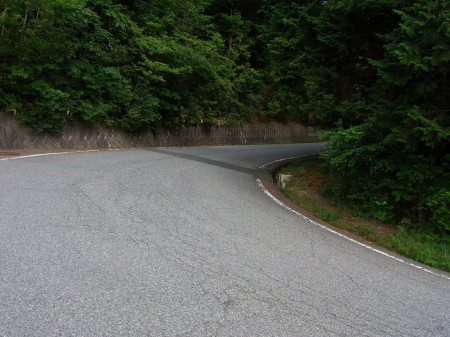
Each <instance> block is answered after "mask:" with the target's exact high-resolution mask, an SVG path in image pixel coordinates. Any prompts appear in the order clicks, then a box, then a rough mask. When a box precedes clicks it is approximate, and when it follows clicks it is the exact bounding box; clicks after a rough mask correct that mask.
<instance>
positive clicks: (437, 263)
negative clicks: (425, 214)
mask: <svg viewBox="0 0 450 337" xmlns="http://www.w3.org/2000/svg"><path fill="white" fill-rule="evenodd" d="M279 172H280V173H283V174H289V175H292V178H291V179H290V180H289V181H287V182H286V186H285V188H284V189H283V193H284V194H285V195H286V197H288V198H289V199H291V200H292V201H293V202H295V203H296V204H297V205H299V206H300V207H301V208H303V209H304V210H306V211H307V212H309V213H311V214H314V215H315V216H317V217H318V218H319V219H321V220H323V221H325V222H327V223H329V224H331V225H333V226H335V227H337V228H341V229H344V230H346V231H347V232H349V233H352V234H354V235H357V236H358V237H360V238H362V239H364V240H367V241H370V242H373V243H375V244H377V245H379V246H381V247H384V248H387V249H389V250H392V251H395V252H397V253H399V254H401V255H403V256H406V257H409V258H411V259H413V260H416V261H419V262H421V263H424V264H427V265H429V266H432V267H435V268H438V269H441V270H444V271H450V236H449V235H437V234H436V233H434V232H433V231H431V230H428V229H426V228H421V227H420V226H412V225H411V223H396V222H382V221H380V220H376V219H374V218H373V217H372V216H370V214H368V213H367V212H366V210H365V209H364V208H361V207H356V206H355V205H351V204H349V203H346V202H345V201H343V200H342V199H340V198H335V197H334V196H333V194H332V193H330V187H331V186H332V185H333V182H332V181H330V178H329V175H328V173H327V168H326V163H325V162H324V161H323V160H322V159H317V160H311V161H306V162H295V163H292V164H290V165H289V166H287V167H284V168H282V169H280V171H279Z"/></svg>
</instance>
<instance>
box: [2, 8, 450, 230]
mask: <svg viewBox="0 0 450 337" xmlns="http://www.w3.org/2000/svg"><path fill="white" fill-rule="evenodd" d="M0 60H1V63H0V109H2V110H4V111H7V112H11V113H14V114H15V115H16V117H17V118H18V119H19V120H21V121H22V122H24V123H26V124H28V125H31V126H32V127H34V128H35V129H36V130H39V131H43V132H52V133H57V132H59V131H60V130H61V129H62V127H63V126H64V125H66V124H67V123H71V122H74V121H77V120H84V121H88V122H102V123H106V124H108V125H116V126H119V127H121V128H123V129H125V130H128V131H130V132H133V131H137V130H140V129H144V128H146V129H148V128H150V129H152V130H157V129H158V128H160V127H179V126H184V125H186V126H187V125H198V124H210V125H224V124H234V123H247V122H255V121H259V122H264V121H278V122H291V121H296V122H302V123H304V124H308V125H313V126H317V127H319V128H321V129H323V130H328V131H326V132H325V133H324V138H325V140H327V142H328V150H327V152H325V154H324V155H323V157H324V159H325V160H326V162H327V164H328V168H329V174H330V176H331V177H332V178H333V179H332V181H333V182H334V183H333V185H332V186H331V188H330V193H331V194H332V195H334V196H338V197H339V198H340V199H344V200H346V201H347V202H348V203H350V204H353V205H355V206H356V207H358V208H359V209H361V210H363V211H364V212H366V213H367V214H370V215H371V216H373V217H375V218H377V219H380V220H384V221H391V222H397V223H399V222H401V223H402V224H404V225H405V226H418V225H421V226H423V227H424V228H428V229H430V230H431V231H434V232H439V233H444V234H448V233H449V231H450V212H449V206H450V173H449V172H450V154H449V153H450V146H449V124H450V77H449V74H450V9H449V2H448V0H417V1H411V0H410V1H408V0H358V1H357V0H328V1H325V0H322V1H314V0H296V1H291V0H247V1H237V0H130V1H119V0H1V1H0Z"/></svg>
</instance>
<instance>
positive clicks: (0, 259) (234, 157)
mask: <svg viewBox="0 0 450 337" xmlns="http://www.w3.org/2000/svg"><path fill="white" fill-rule="evenodd" d="M320 147H321V144H303V145H301V144H299V145H272V146H246V147H201V148H173V149H148V150H136V151H110V152H96V153H78V154H65V155H50V156H43V157H31V158H22V159H13V160H11V158H12V157H8V158H6V157H5V158H0V336H46V337H47V336H233V337H237V336H246V337H247V336H402V337H403V336H420V337H425V336H433V337H436V336H450V278H449V275H448V274H445V273H444V275H443V276H442V275H441V276H439V275H435V274H432V273H429V272H426V271H423V270H420V269H417V268H414V267H412V266H411V265H409V264H407V263H401V262H399V261H397V260H395V259H392V258H389V257H386V256H384V255H382V254H379V253H377V252H374V251H372V250H370V249H367V248H365V247H363V246H360V245H358V244H356V243H354V242H351V241H349V240H346V239H345V238H342V237H340V236H337V235H335V234H333V233H330V232H329V231H327V230H325V229H323V228H320V227H319V226H316V225H314V224H312V223H311V222H309V221H307V220H304V219H302V218H301V217H299V216H298V215H296V214H294V213H292V212H289V211H287V210H286V209H285V208H283V207H282V206H280V205H279V204H277V203H275V202H274V201H273V200H272V199H271V198H269V197H268V196H267V195H266V194H264V193H263V191H262V190H261V188H260V187H259V186H258V184H257V183H256V179H255V172H256V171H255V169H256V168H258V167H259V166H261V165H262V164H264V163H266V162H268V161H273V160H276V159H279V158H286V157H292V156H300V155H303V154H307V153H310V152H314V151H317V150H318V149H319V148H320ZM5 159H7V160H5Z"/></svg>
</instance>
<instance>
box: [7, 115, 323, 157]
mask: <svg viewBox="0 0 450 337" xmlns="http://www.w3.org/2000/svg"><path fill="white" fill-rule="evenodd" d="M316 140H317V132H316V130H315V129H313V128H307V127H304V126H302V125H300V124H248V125H242V126H223V127H214V126H203V125H202V126H196V127H186V128H178V129H173V130H161V131H159V132H158V133H157V134H153V133H152V132H150V131H143V132H139V133H136V134H130V133H127V132H124V131H122V130H119V129H116V128H111V127H106V126H102V125H99V126H93V125H90V124H85V123H77V124H76V125H69V126H67V127H65V128H64V130H63V131H62V133H61V134H59V135H48V134H40V133H36V132H34V131H32V130H31V129H30V128H28V127H26V126H24V125H22V124H20V123H19V122H18V121H17V120H16V119H15V118H14V117H13V116H12V115H11V114H8V113H5V112H0V149H33V148H34V149H83V148H92V149H96V148H97V149H98V148H124V147H160V146H163V147H166V146H167V147H168V146H202V145H235V144H236V145H237V144H276V143H300V142H313V141H316Z"/></svg>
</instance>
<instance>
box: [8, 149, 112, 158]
mask: <svg viewBox="0 0 450 337" xmlns="http://www.w3.org/2000/svg"><path fill="white" fill-rule="evenodd" d="M118 150H120V149H105V150H77V151H65V152H49V153H37V154H29V155H25V156H17V157H10V158H2V159H0V161H4V160H17V159H27V158H33V157H43V156H55V155H60V154H70V153H87V152H102V151H118Z"/></svg>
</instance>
